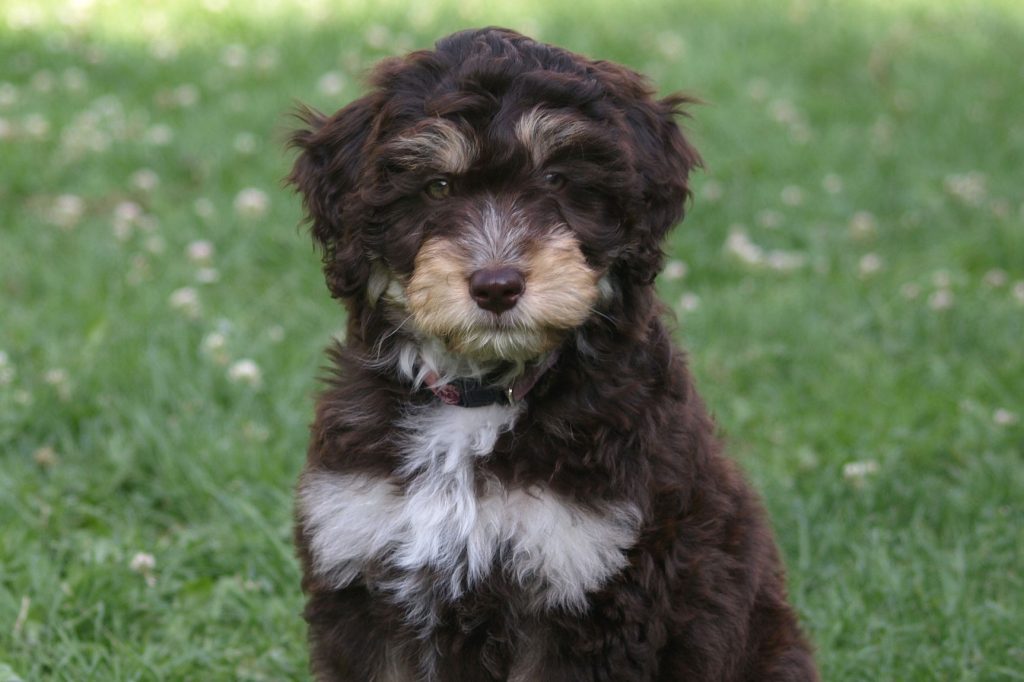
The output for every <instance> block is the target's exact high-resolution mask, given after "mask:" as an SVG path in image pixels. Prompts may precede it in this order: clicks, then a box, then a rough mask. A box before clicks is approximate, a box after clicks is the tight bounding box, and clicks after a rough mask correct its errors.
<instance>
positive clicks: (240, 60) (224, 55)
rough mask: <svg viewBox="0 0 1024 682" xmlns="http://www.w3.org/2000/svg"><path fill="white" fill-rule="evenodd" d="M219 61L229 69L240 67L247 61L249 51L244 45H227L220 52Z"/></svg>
mask: <svg viewBox="0 0 1024 682" xmlns="http://www.w3.org/2000/svg"><path fill="white" fill-rule="evenodd" d="M220 61H221V63H222V64H223V65H224V66H226V67H228V68H229V69H240V68H242V67H243V66H245V64H246V62H248V61H249V51H248V50H247V49H246V48H245V45H238V44H233V45H228V46H227V47H225V48H224V51H223V52H221V54H220Z"/></svg>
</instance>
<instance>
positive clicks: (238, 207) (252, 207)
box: [235, 187, 270, 218]
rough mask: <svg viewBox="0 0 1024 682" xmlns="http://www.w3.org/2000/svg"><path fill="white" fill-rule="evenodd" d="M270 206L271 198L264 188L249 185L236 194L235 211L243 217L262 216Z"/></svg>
mask: <svg viewBox="0 0 1024 682" xmlns="http://www.w3.org/2000/svg"><path fill="white" fill-rule="evenodd" d="M269 207H270V199H269V198H268V197H267V193H266V192H264V191H263V190H259V189H256V188H255V187H249V188H247V189H243V190H242V191H241V192H239V193H238V194H237V195H236V196H235V213H237V214H238V215H240V216H242V217H243V218H260V217H262V216H263V215H265V214H266V212H267V209H268V208H269Z"/></svg>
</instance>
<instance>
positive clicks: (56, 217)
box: [50, 194, 85, 230]
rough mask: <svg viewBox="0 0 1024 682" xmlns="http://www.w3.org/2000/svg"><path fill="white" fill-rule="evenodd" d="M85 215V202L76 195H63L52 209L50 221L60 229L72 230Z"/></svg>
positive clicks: (54, 203)
mask: <svg viewBox="0 0 1024 682" xmlns="http://www.w3.org/2000/svg"><path fill="white" fill-rule="evenodd" d="M84 213H85V201H83V200H82V197H80V196H77V195H74V194H61V195H60V196H58V197H57V199H56V200H55V201H54V202H53V206H52V207H51V208H50V221H51V222H52V223H53V224H54V225H57V226H58V227H60V228H63V229H65V230H70V229H71V228H73V227H74V226H75V225H77V224H78V221H79V220H81V219H82V214H84Z"/></svg>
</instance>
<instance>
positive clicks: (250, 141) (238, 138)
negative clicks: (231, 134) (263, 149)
mask: <svg viewBox="0 0 1024 682" xmlns="http://www.w3.org/2000/svg"><path fill="white" fill-rule="evenodd" d="M234 147H235V151H236V152H238V153H239V154H252V153H253V152H255V151H256V136H255V135H253V134H252V133H238V134H237V135H235V142H234Z"/></svg>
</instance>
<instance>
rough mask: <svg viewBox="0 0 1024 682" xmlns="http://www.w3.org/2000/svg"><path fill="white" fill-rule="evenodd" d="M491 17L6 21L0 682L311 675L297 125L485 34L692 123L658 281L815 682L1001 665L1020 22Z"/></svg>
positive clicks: (717, 7)
mask: <svg viewBox="0 0 1024 682" xmlns="http://www.w3.org/2000/svg"><path fill="white" fill-rule="evenodd" d="M486 4H487V3H483V2H481V1H480V0H476V1H472V2H470V1H465V0H464V1H463V2H459V3H455V2H445V3H443V4H438V5H427V6H424V7H420V8H419V9H416V10H413V11H411V12H410V11H407V10H406V8H405V6H404V5H403V4H401V3H397V2H393V1H391V0H385V1H384V2H374V3H369V2H364V3H349V4H344V7H346V9H338V8H337V7H335V5H336V3H328V2H321V3H319V4H315V5H310V4H305V5H303V7H304V8H306V9H304V10H303V11H298V10H297V9H295V8H294V7H292V8H288V7H285V6H281V5H279V4H277V3H274V2H260V3H254V5H255V7H249V8H245V7H243V6H226V7H221V3H220V2H217V1H214V0H207V2H205V3H199V4H197V3H194V2H187V3H173V4H172V3H143V4H141V5H140V4H138V3H134V2H128V1H127V0H110V1H109V2H99V3H96V4H95V5H88V4H86V5H82V7H84V9H79V10H74V9H68V7H70V5H67V4H66V3H57V2H53V3H42V4H40V3H32V2H20V3H4V4H3V5H0V65H2V66H0V352H3V353H4V355H0V680H2V681H5V682H6V681H7V680H13V679H16V678H18V677H20V678H21V679H24V680H26V681H27V680H50V679H53V680H75V681H78V680H161V679H163V680H186V679H201V680H234V679H239V680H281V679H303V678H305V677H306V658H305V657H306V652H305V645H304V628H303V624H302V622H301V619H300V618H299V616H298V613H299V610H300V608H301V602H302V599H301V595H300V594H299V591H298V571H297V567H296V563H295V561H294V559H293V558H292V550H291V545H290V524H291V487H292V485H293V481H294V479H295V476H296V474H297V472H298V470H299V467H300V465H301V463H302V460H303V453H304V447H305V440H306V424H307V423H308V422H309V420H310V418H311V413H312V398H311V395H312V393H313V391H314V390H315V386H316V384H315V380H314V377H315V376H316V374H317V372H318V367H319V366H320V365H321V363H322V362H323V359H322V356H321V349H322V347H323V346H325V345H326V344H327V342H328V339H329V337H330V335H331V334H332V333H333V332H334V331H336V330H338V329H339V328H340V327H341V323H342V314H341V311H340V309H339V308H338V306H337V305H336V304H335V303H334V302H332V301H331V300H329V298H328V296H327V294H326V291H325V289H324V287H323V285H322V282H321V279H320V275H319V272H318V262H317V258H316V255H315V254H314V252H313V251H312V248H311V247H310V245H309V244H308V240H307V239H306V237H305V236H304V235H303V234H302V232H301V231H300V230H299V229H297V228H296V225H297V222H298V219H299V214H300V208H299V203H298V201H297V200H296V198H295V197H294V196H292V195H291V194H290V193H289V192H288V191H286V190H284V189H282V188H281V186H280V179H281V178H282V177H283V176H284V174H285V173H286V171H287V169H288V165H289V156H288V154H287V153H285V152H284V151H283V149H282V144H281V141H282V137H283V134H284V131H286V130H287V129H288V127H289V126H290V125H292V123H291V122H290V121H289V119H288V118H287V116H286V115H285V112H287V111H288V110H289V108H290V107H291V106H292V104H293V103H294V102H295V101H298V100H303V101H307V102H309V103H311V104H313V105H315V106H318V107H321V108H324V109H333V108H336V107H338V106H340V105H341V104H342V103H344V102H346V101H347V100H349V99H350V98H352V97H354V96H355V95H356V94H357V93H358V92H359V87H360V86H359V74H360V73H361V71H362V70H363V69H364V68H365V67H366V66H368V65H369V64H371V63H373V62H374V61H375V60H376V59H378V58H380V57H382V56H384V55H387V54H392V53H394V52H398V51H403V50H405V49H409V48H413V47H422V46H428V45H429V44H430V43H431V41H432V40H433V39H435V38H437V37H439V36H440V35H443V34H445V33H447V32H449V31H451V30H455V29H457V28H462V27H466V26H473V25H481V24H505V25H510V26H513V27H518V28H520V29H521V30H524V31H527V32H530V33H533V34H535V35H536V36H537V37H539V38H541V39H544V40H547V41H551V42H557V43H559V44H562V45H565V46H567V47H569V48H572V49H576V50H578V51H582V52H585V53H588V54H591V55H594V56H600V57H603V58H608V59H614V60H618V61H621V62H624V63H626V64H629V65H631V66H633V67H636V68H638V69H642V70H645V71H647V72H648V73H650V74H651V75H652V76H653V77H654V78H655V80H656V81H657V83H658V84H659V86H660V87H661V88H662V89H663V90H665V91H670V90H675V89H685V90H687V91H689V92H692V93H694V94H696V95H698V96H700V97H701V98H702V99H703V100H704V101H705V102H706V104H705V105H702V106H700V107H697V108H695V109H694V110H693V115H694V118H693V120H692V121H690V122H689V123H688V126H689V129H690V131H691V134H692V136H693V138H694V140H695V141H696V143H697V145H698V146H699V148H700V149H701V151H702V153H703V154H704V157H705V159H706V161H707V167H708V168H707V170H706V172H704V173H702V174H701V175H700V176H699V177H698V178H697V180H696V189H697V192H696V198H695V201H694V203H693V205H692V207H691V210H690V214H689V216H688V218H687V220H686V222H685V223H684V224H683V225H682V227H681V228H680V229H678V230H677V231H676V232H675V233H674V235H673V237H672V241H671V243H670V245H669V251H670V258H671V259H672V260H679V261H682V262H683V263H685V266H686V268H685V269H686V274H685V276H684V277H676V278H670V277H663V278H662V282H661V289H662V292H663V293H664V295H665V297H666V298H667V300H668V301H670V302H672V303H673V304H677V305H676V307H677V310H678V315H679V324H678V328H679V329H678V335H679V337H680V340H681V341H682V342H683V343H684V344H685V345H686V346H687V347H688V348H689V350H690V352H691V358H692V364H693V366H694V370H695V372H696V375H697V377H698V380H699V384H700V387H701V390H702V392H703V394H704V396H705V398H706V399H707V401H708V403H709V405H710V406H711V407H712V409H713V411H714V412H715V414H716V416H717V418H718V421H719V423H720V424H721V428H722V430H723V431H724V432H725V434H726V436H727V438H728V439H729V442H730V444H731V450H732V452H733V453H734V455H735V456H736V457H737V458H738V459H739V460H740V461H741V462H742V464H743V466H744V467H745V469H746V471H747V472H748V474H749V476H750V478H751V479H752V480H753V481H754V483H755V484H756V485H757V486H758V488H759V489H760V490H761V491H762V492H763V495H764V497H765V500H766V504H767V506H768V508H769V510H770V512H771V514H772V518H773V521H774V524H775V527H776V529H777V533H778V537H779V542H780V544H781V546H782V549H783V553H784V554H785V557H786V560H787V564H788V566H789V573H790V585H791V591H792V594H793V599H794V601H795V603H796V605H797V607H798V608H799V610H800V612H801V614H802V616H803V620H804V623H805V624H806V628H807V630H808V631H809V633H810V634H811V636H812V637H813V639H814V640H815V642H816V644H817V646H818V648H819V661H820V665H821V668H822V671H823V675H824V678H825V679H827V680H1003V679H1006V680H1012V679H1021V678H1024V672H1022V671H1024V645H1022V644H1021V637H1020V633H1022V632H1024V584H1022V582H1024V579H1022V573H1021V567H1022V566H1024V557H1022V548H1024V508H1022V500H1024V452H1022V444H1024V426H1022V421H1024V391H1022V386H1024V352H1022V350H1021V349H1022V347H1024V343H1022V339H1024V203H1022V202H1024V197H1022V194H1021V189H1020V188H1021V184H1022V181H1024V172H1022V169H1021V160H1022V159H1024V88H1022V87H1021V83H1022V78H1024V71H1022V70H1021V68H1022V67H1021V64H1024V7H1022V6H1021V5H1020V4H1019V3H1016V2H1012V1H1011V0H1003V1H1002V2H990V3H981V2H956V3H948V4H935V3H930V2H926V1H925V0H903V1H901V2H882V1H881V0H873V1H867V0H864V1H861V2H858V1H855V0H846V1H842V2H840V1H832V2H820V3H819V2H806V1H805V2H800V1H793V2H784V3H760V4H757V5H755V4H753V3H741V2H738V1H734V0H729V1H727V2H722V3H712V2H704V3H698V2H695V1H693V0H688V1H685V2H680V1H678V0H671V1H670V0H664V1H663V2H657V3H650V4H638V3H629V2H618V1H616V2H612V0H603V1H602V2H600V3H598V4H597V5H592V6H590V7H592V9H587V10H586V12H585V15H586V16H585V18H584V20H581V18H580V8H579V6H577V5H575V4H574V5H572V6H565V7H562V6H560V5H558V4H557V3H544V2H540V1H539V0H529V1H528V2H522V3H515V4H514V5H513V4H512V3H509V4H508V6H507V7H506V8H505V9H502V10H500V11H497V12H492V11H489V10H487V9H486ZM161 5H168V7H166V8H163V7H161ZM328 73H334V74H336V75H334V76H329V77H327V78H324V74H328ZM140 169H149V170H150V171H151V172H150V173H143V174H141V175H140V174H138V171H139V170H140ZM154 179H155V180H156V183H155V184H154V182H153V181H154ZM246 188H255V189H257V190H260V191H261V192H263V194H262V195H257V199H258V198H259V197H263V198H264V199H265V200H266V205H265V207H261V206H259V205H255V206H253V207H252V208H251V209H250V210H249V211H248V212H246V211H245V210H244V207H242V208H243V210H241V211H239V210H236V207H235V202H236V198H237V197H238V196H239V193H240V192H242V191H243V190H245V189H246ZM244 196H246V195H243V197H244ZM248 196H251V195H248ZM126 202H130V203H126ZM118 216H120V217H118ZM741 231H742V232H743V233H744V234H746V235H747V237H748V239H749V241H750V242H752V243H753V244H755V245H756V247H754V249H751V248H749V247H748V248H747V251H746V253H747V256H748V260H749V259H750V257H751V255H753V256H757V255H758V254H760V255H761V256H762V257H767V256H766V254H770V253H772V252H784V254H788V256H789V260H790V261H793V262H795V263H796V264H797V265H796V267H794V268H792V269H778V268H773V267H770V265H766V264H763V263H762V264H758V263H750V262H744V261H743V259H742V258H741V257H739V256H737V255H736V254H735V253H733V252H732V251H731V250H730V249H727V248H725V245H726V243H727V241H728V240H729V236H730V234H733V235H735V234H738V233H740V232H741ZM197 240H207V241H208V242H210V244H211V245H212V246H213V248H214V253H213V255H212V257H210V258H209V259H208V262H197V261H196V260H195V259H190V258H189V256H188V254H187V250H188V248H189V245H190V244H192V243H193V242H195V241H197ZM730 243H733V244H735V243H736V238H735V236H734V237H733V240H732V242H730ZM758 249H759V250H758ZM877 266H880V267H877ZM204 268H207V269H204ZM210 268H212V270H211V269H210ZM672 268H673V269H674V270H675V274H677V275H678V274H679V271H680V270H681V269H682V268H680V266H679V265H677V264H675V265H673V266H672ZM197 277H198V278H201V279H205V280H210V279H213V278H214V277H215V278H216V281H208V282H205V283H204V282H201V281H198V280H197ZM183 287H190V288H191V290H186V293H185V294H182V293H180V292H179V290H180V289H182V288H183ZM189 291H191V292H194V294H195V297H196V301H197V303H198V309H193V310H189V309H188V306H189V305H190V304H189V300H188V298H189V295H190V294H189V293H188V292H189ZM175 292H179V293H175ZM684 297H685V299H684ZM172 300H173V301H177V305H175V304H174V303H172ZM684 300H685V303H686V305H685V306H683V305H682V302H683V301H684ZM182 306H184V307H182ZM684 307H685V308H686V309H685V310H684V309H683V308H684ZM243 358H248V359H251V360H252V361H253V362H254V363H255V364H256V366H257V367H258V368H259V370H260V375H261V376H260V377H259V381H256V380H250V381H246V379H245V376H246V375H244V372H243V376H242V378H241V379H239V378H238V377H237V376H236V378H235V379H232V371H231V370H232V367H234V368H235V373H236V374H237V373H238V371H239V367H238V366H237V365H235V363H236V362H237V361H239V360H241V359H243ZM241 369H242V370H244V369H245V367H244V366H242V368H241ZM249 376H251V375H249ZM851 463H854V464H855V465H856V464H857V463H860V465H859V466H861V471H862V472H863V473H862V475H858V473H857V468H856V466H854V467H852V468H850V467H847V465H849V464H851ZM865 469H866V471H865ZM140 553H142V554H145V555H151V556H152V558H153V560H154V562H155V564H154V565H153V566H152V567H150V568H147V567H146V566H145V565H144V559H138V558H137V555H139V554H140ZM133 560H135V561H134V565H133ZM140 562H142V563H140Z"/></svg>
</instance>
